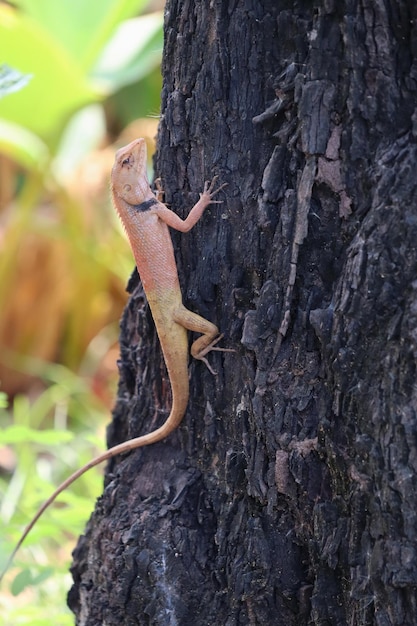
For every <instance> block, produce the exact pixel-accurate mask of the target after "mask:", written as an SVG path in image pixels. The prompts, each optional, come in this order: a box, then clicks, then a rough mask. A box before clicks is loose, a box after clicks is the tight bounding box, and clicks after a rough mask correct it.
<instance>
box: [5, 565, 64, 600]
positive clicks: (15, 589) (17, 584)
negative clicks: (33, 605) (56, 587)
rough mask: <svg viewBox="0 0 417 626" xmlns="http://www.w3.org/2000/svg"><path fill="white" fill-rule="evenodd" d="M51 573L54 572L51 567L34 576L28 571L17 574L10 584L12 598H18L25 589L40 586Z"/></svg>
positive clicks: (24, 570)
mask: <svg viewBox="0 0 417 626" xmlns="http://www.w3.org/2000/svg"><path fill="white" fill-rule="evenodd" d="M53 573H54V570H53V568H52V567H45V568H44V569H42V571H40V572H39V573H38V574H36V575H33V574H32V572H31V570H30V569H23V570H22V571H21V572H19V573H18V574H17V576H15V578H14V580H13V582H12V584H11V585H10V590H11V592H12V594H13V595H14V596H18V595H19V594H20V593H22V591H24V590H25V589H26V588H27V587H30V586H33V585H40V584H41V583H43V582H44V581H45V580H47V579H48V578H49V577H50V576H52V574H53Z"/></svg>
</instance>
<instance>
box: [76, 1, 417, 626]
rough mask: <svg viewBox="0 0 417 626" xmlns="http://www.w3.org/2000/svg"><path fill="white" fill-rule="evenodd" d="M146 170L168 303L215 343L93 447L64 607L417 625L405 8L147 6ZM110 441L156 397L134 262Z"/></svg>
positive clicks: (416, 230) (414, 25) (213, 618)
mask: <svg viewBox="0 0 417 626" xmlns="http://www.w3.org/2000/svg"><path fill="white" fill-rule="evenodd" d="M165 30H166V41H165V49H164V63H163V75H164V88H163V103H162V115H163V117H162V120H161V124H160V132H159V144H158V154H157V157H156V161H155V163H156V171H157V174H158V175H161V176H162V179H163V183H164V187H165V190H166V200H167V202H168V203H169V204H170V205H171V206H172V208H174V209H175V210H177V211H178V212H179V213H180V214H181V215H182V216H184V215H185V214H186V213H187V211H188V209H189V208H190V206H191V205H192V203H193V202H194V201H195V200H196V199H197V198H198V193H197V192H198V191H200V190H201V188H202V184H203V181H204V179H209V178H211V177H212V176H213V175H214V174H218V175H219V180H220V181H222V182H223V181H227V182H228V183H229V186H228V188H227V190H226V192H225V193H224V195H223V199H224V204H223V205H218V206H213V207H212V208H211V209H210V210H209V211H208V212H207V213H206V214H205V215H204V217H203V219H202V220H201V222H200V223H199V224H198V225H197V226H196V227H195V229H194V230H193V231H191V232H190V233H189V234H188V235H181V236H178V235H176V234H174V235H173V237H174V243H175V247H176V252H177V259H178V267H179V272H180V278H181V282H182V286H183V295H184V301H185V303H186V305H187V306H188V307H189V308H191V309H192V310H194V311H197V312H199V313H200V314H202V315H203V316H204V317H206V318H207V319H210V320H212V321H214V322H216V323H217V324H218V325H219V327H220V329H221V331H222V332H224V333H225V339H224V340H223V344H224V345H227V346H229V347H234V348H235V349H236V353H234V354H219V353H217V354H215V353H212V354H211V355H210V361H211V363H212V364H213V367H214V368H215V369H216V370H217V372H218V375H217V376H216V377H214V376H212V375H211V374H210V372H209V371H208V370H207V369H206V368H205V366H204V364H202V363H197V362H192V363H191V364H190V377H191V398H190V402H189V406H188V410H187V414H186V416H185V419H184V422H183V424H182V425H181V427H180V428H179V429H178V431H177V432H176V433H174V434H173V435H172V436H170V437H169V438H168V439H167V440H166V441H164V442H161V443H158V444H155V445H153V446H150V447H149V448H146V449H143V450H140V451H136V452H133V453H131V454H129V455H127V456H125V457H123V458H117V459H114V460H113V461H112V463H110V465H109V467H108V468H107V473H106V486H105V491H104V494H103V496H102V497H101V498H100V500H99V501H98V503H97V507H96V510H95V512H94V514H93V515H92V517H91V520H90V522H89V524H88V527H87V531H86V535H85V536H83V537H82V538H81V539H80V541H79V544H78V547H77V549H76V551H75V553H74V565H73V570H72V571H73V575H74V586H73V588H72V590H71V592H70V596H69V602H70V606H71V607H72V608H73V610H74V612H75V613H76V615H77V624H82V625H88V626H96V625H99V624H106V625H107V626H112V625H117V626H120V625H121V624H124V625H134V624H160V625H167V624H170V625H171V624H172V625H174V624H181V625H187V624H190V625H195V626H208V625H213V626H217V625H227V626H232V625H233V626H235V625H246V624H250V625H255V624H256V625H257V624H259V625H266V624H268V625H283V624H285V625H287V626H290V625H294V626H295V625H297V626H301V625H304V624H305V625H307V624H315V625H320V626H323V625H336V624H337V625H351V626H362V625H370V624H376V625H378V626H389V625H399V624H404V625H412V624H413V625H415V624H416V623H417V594H416V586H417V544H416V537H417V480H416V478H417V477H416V472H417V419H416V404H417V385H416V357H417V330H416V329H417V173H416V163H417V146H416V134H417V124H416V121H417V113H416V111H417V109H416V106H417V3H416V2H415V0H345V1H340V2H337V1H335V0H333V1H332V0H322V1H320V0H316V1H315V2H313V1H307V0H305V1H302V0H299V1H296V0H294V1H292V2H290V1H289V0H288V1H284V0H234V1H229V0H213V1H212V2H210V3H209V2H206V1H205V0H194V1H193V2H190V1H184V0H168V2H167V9H166V24H165ZM130 287H131V293H132V297H131V299H130V302H129V304H128V307H127V309H126V311H125V315H124V318H123V322H122V334H121V350H122V352H121V365H120V387H119V394H118V399H117V404H116V408H115V411H114V419H113V423H112V425H111V427H110V429H109V438H108V439H109V441H108V443H109V445H114V444H116V443H118V442H121V441H123V440H125V439H127V438H129V437H134V436H137V435H139V434H142V433H146V432H148V431H150V430H152V429H153V428H155V426H156V425H157V424H158V425H159V424H160V423H161V421H162V420H163V419H164V418H165V417H166V415H167V412H168V410H169V405H170V391H169V384H168V382H167V377H166V373H165V371H164V367H163V362H162V358H161V355H160V350H159V345H158V340H157V337H156V334H155V330H154V327H153V323H152V319H151V316H150V313H149V310H148V307H147V305H146V303H145V300H144V296H143V292H142V289H141V286H140V284H139V282H138V280H137V279H134V280H132V281H131V283H130Z"/></svg>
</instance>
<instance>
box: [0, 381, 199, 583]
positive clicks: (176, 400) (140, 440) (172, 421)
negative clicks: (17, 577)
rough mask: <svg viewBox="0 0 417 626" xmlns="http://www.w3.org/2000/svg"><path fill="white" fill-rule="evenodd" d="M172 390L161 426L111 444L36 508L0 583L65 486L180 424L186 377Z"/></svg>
mask: <svg viewBox="0 0 417 626" xmlns="http://www.w3.org/2000/svg"><path fill="white" fill-rule="evenodd" d="M185 381H186V382H185ZM184 385H185V386H186V387H187V389H185V388H184ZM172 391H173V403H172V409H171V412H170V414H169V416H168V418H167V419H166V421H165V422H164V423H163V424H162V426H160V427H159V428H157V429H156V430H153V431H152V432H150V433H147V434H146V435H141V436H140V437H135V438H134V439H129V440H128V441H124V442H123V443H119V444H118V445H117V446H113V447H112V448H109V449H108V450H106V451H105V452H103V453H102V454H99V455H98V456H96V457H95V458H94V459H92V460H91V461H89V462H88V463H86V465H84V466H83V467H81V468H80V469H78V470H77V471H76V472H74V473H73V474H71V476H69V477H68V478H67V479H66V480H64V482H63V483H61V484H60V485H59V487H57V489H56V490H55V491H54V493H53V494H52V495H51V496H50V497H49V498H48V499H47V500H46V501H45V502H44V503H43V504H42V506H41V507H40V508H39V509H38V511H37V512H36V514H35V515H34V517H33V518H32V519H31V521H30V522H29V524H28V525H27V526H26V528H25V530H24V531H23V534H22V536H21V537H20V539H19V541H18V542H17V544H16V546H15V548H14V550H13V552H12V553H11V555H10V557H9V558H8V560H7V562H6V565H5V567H4V568H3V571H2V572H1V574H0V583H1V581H2V579H3V577H4V575H5V573H6V572H7V570H8V569H9V567H10V565H11V564H12V562H13V559H14V557H15V556H16V553H17V552H18V550H19V548H20V546H21V545H22V543H23V542H24V540H25V539H26V537H27V536H28V534H29V533H30V531H31V530H32V528H33V527H34V525H35V524H36V522H37V521H38V519H39V518H40V517H41V515H42V514H43V513H44V512H45V511H46V509H47V508H48V507H49V506H50V505H51V504H52V503H53V502H54V501H55V500H56V498H57V497H58V496H59V494H60V493H62V492H63V491H64V490H65V489H66V488H67V487H69V486H70V485H72V483H73V482H74V481H76V480H77V478H80V476H82V475H83V474H85V472H88V470H89V469H91V468H92V467H95V466H96V465H99V464H100V463H103V462H104V461H107V460H108V459H111V458H112V457H114V456H117V455H118V454H123V453H124V452H130V451H131V450H135V449H136V448H142V447H143V446H147V445H149V444H151V443H156V442H157V441H160V440H161V439H165V437H167V436H168V435H169V434H170V433H171V432H172V431H173V430H174V429H175V428H176V427H177V426H178V425H179V424H180V422H181V420H182V418H183V416H184V413H185V409H186V407H187V400H188V377H185V379H183V380H182V384H181V389H175V383H174V385H173V390H172ZM176 392H177V393H176ZM180 392H181V393H180ZM184 392H186V393H184Z"/></svg>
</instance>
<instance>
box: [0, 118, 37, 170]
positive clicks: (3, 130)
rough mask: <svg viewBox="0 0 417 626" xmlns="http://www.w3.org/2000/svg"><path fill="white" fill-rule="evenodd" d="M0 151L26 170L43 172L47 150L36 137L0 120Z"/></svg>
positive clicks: (11, 123) (25, 130) (16, 125)
mask: <svg viewBox="0 0 417 626" xmlns="http://www.w3.org/2000/svg"><path fill="white" fill-rule="evenodd" d="M0 150H1V152H2V153H3V154H7V155H8V156H9V157H10V158H12V159H13V160H14V161H15V162H16V163H19V164H20V165H22V166H23V167H24V168H26V169H28V170H38V171H41V172H42V171H44V170H45V169H46V166H47V163H48V160H49V150H48V148H47V146H46V144H45V143H44V142H43V141H42V140H41V139H39V137H38V136H37V135H35V134H34V133H32V132H30V131H29V130H27V129H26V128H23V126H19V125H18V124H15V123H14V122H6V121H5V120H2V119H0Z"/></svg>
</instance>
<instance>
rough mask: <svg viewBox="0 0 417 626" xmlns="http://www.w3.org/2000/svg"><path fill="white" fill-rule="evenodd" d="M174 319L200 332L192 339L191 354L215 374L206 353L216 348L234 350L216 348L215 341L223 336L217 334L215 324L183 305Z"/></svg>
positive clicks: (222, 350) (187, 327)
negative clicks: (199, 334) (199, 335)
mask: <svg viewBox="0 0 417 626" xmlns="http://www.w3.org/2000/svg"><path fill="white" fill-rule="evenodd" d="M175 321H176V322H177V323H178V324H181V326H183V327H184V328H186V329H187V330H192V331H194V332H196V333H202V336H201V337H198V339H196V340H195V341H193V343H192V345H191V350H190V351H191V355H192V356H193V357H194V358H195V359H199V360H200V361H203V363H204V364H205V365H206V366H207V368H208V369H209V371H210V372H211V373H212V374H214V376H216V375H217V374H216V372H215V371H214V370H213V368H212V367H211V365H210V363H209V362H208V360H207V358H206V355H207V354H208V353H209V352H211V351H212V350H217V351H219V352H234V350H231V349H229V348H218V347H217V346H216V344H217V342H218V341H220V339H221V338H222V337H223V335H220V334H219V329H218V328H217V326H216V325H215V324H212V322H209V321H208V320H206V319H204V317H201V316H200V315H197V313H193V312H192V311H189V310H188V309H186V308H185V307H184V306H182V307H181V308H180V309H179V310H178V311H177V312H176V314H175Z"/></svg>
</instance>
